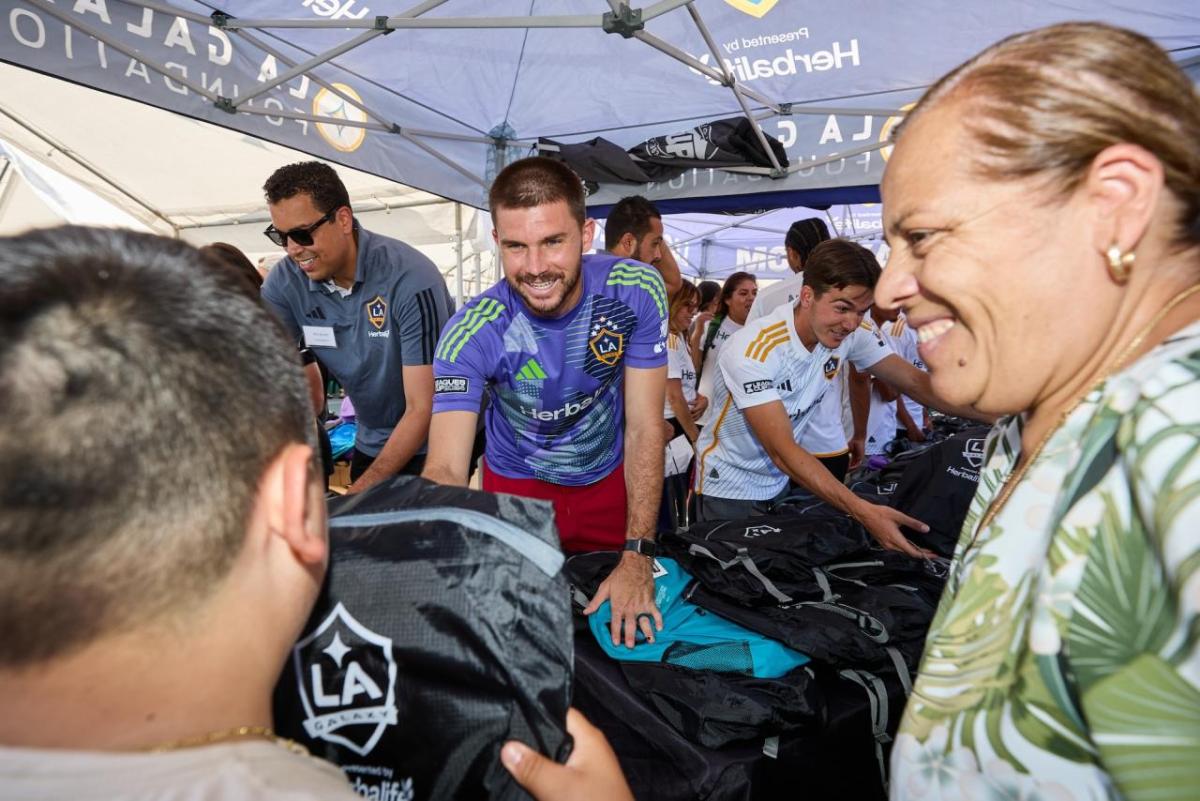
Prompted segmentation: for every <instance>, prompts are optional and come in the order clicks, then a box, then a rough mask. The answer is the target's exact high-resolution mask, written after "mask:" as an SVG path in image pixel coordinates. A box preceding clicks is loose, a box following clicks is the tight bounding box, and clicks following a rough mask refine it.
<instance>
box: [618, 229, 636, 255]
mask: <svg viewBox="0 0 1200 801" xmlns="http://www.w3.org/2000/svg"><path fill="white" fill-rule="evenodd" d="M617 247H619V248H620V249H621V252H622V253H625V254H627V255H629V256H632V255H634V254H635V253H637V237H636V236H634V235H633V234H632V233H630V232H629V231H626V232H625V233H623V234H621V241H620V242H618V243H617Z"/></svg>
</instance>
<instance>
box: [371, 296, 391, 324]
mask: <svg viewBox="0 0 1200 801" xmlns="http://www.w3.org/2000/svg"><path fill="white" fill-rule="evenodd" d="M367 319H368V320H369V321H370V322H371V325H373V326H375V330H376V331H380V330H382V329H383V324H384V323H386V322H387V301H386V300H384V299H383V296H382V295H376V296H375V297H374V298H372V299H371V300H369V301H367Z"/></svg>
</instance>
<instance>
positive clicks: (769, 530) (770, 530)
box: [742, 526, 782, 540]
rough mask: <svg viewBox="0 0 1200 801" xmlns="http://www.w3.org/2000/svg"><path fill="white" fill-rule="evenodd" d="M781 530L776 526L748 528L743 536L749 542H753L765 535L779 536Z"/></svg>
mask: <svg viewBox="0 0 1200 801" xmlns="http://www.w3.org/2000/svg"><path fill="white" fill-rule="evenodd" d="M781 530H782V529H778V528H775V527H774V526H748V527H747V528H746V531H745V532H744V533H743V534H742V536H743V537H745V538H746V539H748V540H752V539H756V538H758V537H761V536H762V535H763V534H778V533H779V532H780V531H781Z"/></svg>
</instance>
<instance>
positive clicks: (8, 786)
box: [0, 740, 361, 801]
mask: <svg viewBox="0 0 1200 801" xmlns="http://www.w3.org/2000/svg"><path fill="white" fill-rule="evenodd" d="M0 798H4V799H6V801H15V800H16V799H30V801H32V799H39V800H40V799H47V800H48V799H68V798H70V799H80V800H81V801H82V799H105V801H152V800H153V801H212V800H213V799H221V801H309V800H310V799H311V800H312V801H317V799H329V801H339V800H340V799H344V800H345V801H352V800H353V799H358V798H361V796H359V795H358V794H357V793H356V792H354V790H353V789H352V787H351V785H350V784H349V783H348V782H347V780H346V777H345V775H343V774H342V772H341V771H340V770H338V769H337V768H336V767H335V766H334V765H332V764H331V763H329V762H326V761H325V760H323V759H318V758H316V757H312V756H307V755H305V754H300V753H297V752H295V751H292V750H290V749H289V748H287V747H284V746H282V745H279V744H277V743H275V742H271V741H268V740H242V741H239V742H226V743H219V744H216V745H207V746H202V747H197V748H181V749H179V750H177V751H158V752H126V753H118V752H111V751H105V752H101V751H66V750H64V751H55V750H45V749H31V748H4V749H0Z"/></svg>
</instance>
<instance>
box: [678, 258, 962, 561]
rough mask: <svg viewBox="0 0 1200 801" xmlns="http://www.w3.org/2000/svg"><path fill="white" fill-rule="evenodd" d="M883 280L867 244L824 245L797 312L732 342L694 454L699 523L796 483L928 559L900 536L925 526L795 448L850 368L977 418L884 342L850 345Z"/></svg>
mask: <svg viewBox="0 0 1200 801" xmlns="http://www.w3.org/2000/svg"><path fill="white" fill-rule="evenodd" d="M879 274H880V269H879V263H878V262H877V261H876V260H875V256H874V254H872V253H871V251H869V250H867V249H866V248H864V247H862V246H861V245H857V244H855V243H853V242H848V241H846V240H841V239H834V240H830V241H829V242H825V243H823V244H821V245H820V246H818V247H817V248H816V249H815V250H814V251H813V252H812V255H811V257H810V258H809V261H808V262H807V263H806V264H805V270H804V285H803V287H802V289H801V292H800V297H799V299H798V300H797V302H796V305H795V306H794V307H793V308H792V309H788V308H787V307H786V306H783V307H780V308H778V309H776V310H775V311H774V312H772V313H770V314H768V315H766V316H765V317H763V318H762V319H760V320H757V321H754V322H752V323H750V324H748V325H746V326H745V327H744V328H743V329H742V330H740V331H738V332H737V333H736V334H734V335H733V336H732V337H731V338H730V340H729V342H728V343H727V344H726V346H725V348H724V350H723V351H722V353H721V356H720V358H719V360H718V366H719V369H718V370H717V371H716V373H717V374H716V376H715V378H716V381H715V384H714V390H713V394H714V397H713V402H712V408H713V410H714V417H713V421H714V422H713V424H712V425H710V426H708V427H706V428H705V429H704V430H703V431H702V432H701V434H700V442H699V443H698V446H697V450H698V452H699V463H698V465H697V468H696V481H695V490H696V495H697V518H698V519H699V520H701V521H704V520H723V519H724V520H732V519H740V518H745V517H753V516H756V515H762V514H767V513H769V512H770V510H771V508H772V504H773V503H774V502H775V501H776V500H778V499H779V498H780V497H781V496H782V493H783V492H785V491H786V489H787V484H788V479H789V478H790V479H791V480H793V481H795V482H796V483H798V484H800V485H802V486H804V487H805V488H807V489H808V490H809V491H811V492H813V493H814V494H815V495H817V496H818V497H819V498H821V499H823V500H825V501H826V502H828V503H830V504H832V505H833V506H835V507H837V508H838V509H841V510H842V511H844V512H846V513H848V514H850V515H852V516H853V517H855V518H857V519H858V520H860V521H861V522H862V524H863V525H864V526H865V527H866V528H867V530H868V531H869V532H870V533H871V535H872V536H873V537H875V538H876V539H877V540H878V541H879V542H880V543H881V544H882V545H883V546H884V547H887V548H891V549H894V550H900V551H904V552H905V553H908V554H910V555H913V556H919V555H923V552H922V551H921V550H920V549H918V548H917V547H916V546H914V545H913V544H912V543H910V542H909V541H908V540H907V539H906V538H905V537H904V535H903V534H901V533H900V526H901V525H907V526H910V527H912V528H915V529H917V530H920V531H924V530H926V526H925V525H924V524H923V523H921V522H919V521H917V520H913V519H912V518H910V517H908V516H907V515H904V514H901V513H900V512H898V511H896V510H894V509H890V508H888V507H886V506H877V505H875V504H871V503H868V502H866V501H864V500H862V499H860V498H858V497H857V496H855V495H854V494H853V493H851V492H850V491H849V490H848V489H846V487H845V486H844V485H843V484H842V483H841V482H839V481H838V480H837V479H836V478H834V477H833V475H832V474H831V473H830V472H829V471H828V470H826V469H825V468H824V467H823V466H822V465H821V463H820V462H818V461H817V460H816V459H815V458H814V457H813V456H812V455H811V454H810V453H808V451H806V450H805V449H804V448H802V447H801V446H800V445H798V444H797V440H798V439H799V437H800V435H801V434H802V433H803V431H804V428H805V426H807V425H808V422H809V420H810V419H811V417H812V415H813V414H814V413H815V411H816V409H817V406H818V404H819V403H820V400H821V397H822V396H823V395H824V393H825V392H826V391H827V390H828V388H829V384H830V382H831V380H832V378H833V377H834V376H835V375H836V374H837V372H838V370H839V369H840V368H841V366H842V364H843V363H844V362H845V361H847V360H849V361H851V362H852V363H854V364H855V365H857V366H858V367H859V368H860V369H863V370H866V371H868V372H870V373H871V374H872V375H875V376H878V377H881V378H883V379H884V380H885V381H887V382H888V383H889V384H890V385H892V386H894V387H896V388H897V389H899V390H900V391H902V392H904V393H905V394H907V395H911V396H913V397H914V398H917V399H918V400H920V401H922V402H924V403H927V404H932V405H936V406H938V407H940V408H944V409H947V410H948V411H951V412H952V413H954V414H960V415H964V416H972V417H974V416H978V415H977V414H976V413H975V412H974V411H973V410H970V409H957V408H955V409H951V408H949V407H948V406H947V405H946V404H944V403H940V402H939V401H937V400H936V399H935V398H934V396H933V394H932V392H931V390H930V384H929V377H928V376H927V375H926V374H925V373H922V372H921V371H920V370H918V369H916V368H915V367H913V366H912V365H911V364H910V363H908V362H907V361H905V360H904V359H902V358H900V357H899V356H897V355H896V354H895V353H893V352H892V351H891V349H890V348H888V347H887V345H886V344H884V342H883V341H882V339H880V338H878V337H874V344H871V343H870V342H869V341H868V342H866V343H865V345H864V343H863V342H862V340H861V338H855V339H851V336H850V335H851V334H852V333H854V331H856V330H857V329H858V328H859V326H860V324H861V323H862V321H863V315H864V314H866V312H867V310H868V309H870V307H871V304H872V301H873V292H874V287H875V282H876V281H877V280H878V279H879Z"/></svg>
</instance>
